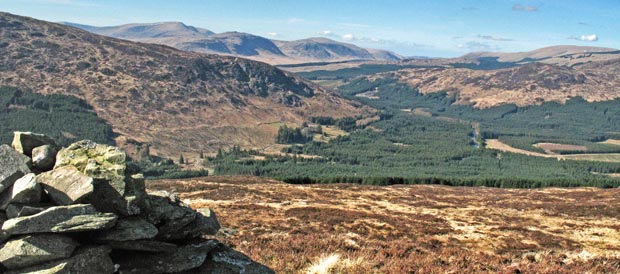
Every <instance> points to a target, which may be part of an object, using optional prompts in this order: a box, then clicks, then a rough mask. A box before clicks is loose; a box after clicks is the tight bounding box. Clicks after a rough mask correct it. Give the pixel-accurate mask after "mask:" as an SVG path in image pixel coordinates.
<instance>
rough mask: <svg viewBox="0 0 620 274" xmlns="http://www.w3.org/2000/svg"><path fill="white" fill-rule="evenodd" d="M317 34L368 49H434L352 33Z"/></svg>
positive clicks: (325, 31) (331, 32)
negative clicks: (361, 45) (360, 45)
mask: <svg viewBox="0 0 620 274" xmlns="http://www.w3.org/2000/svg"><path fill="white" fill-rule="evenodd" d="M317 34H318V35H321V36H325V37H330V38H333V39H335V40H341V41H345V42H348V43H356V44H357V43H361V44H364V45H366V46H368V45H370V47H373V46H375V47H378V48H383V47H401V48H409V49H411V48H416V49H429V48H434V47H433V46H432V45H425V44H418V43H413V42H409V41H401V40H397V39H381V38H376V37H364V36H357V35H355V34H353V33H345V34H338V33H335V32H333V31H331V30H323V31H319V32H317Z"/></svg>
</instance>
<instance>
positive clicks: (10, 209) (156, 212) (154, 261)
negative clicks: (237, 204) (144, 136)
mask: <svg viewBox="0 0 620 274" xmlns="http://www.w3.org/2000/svg"><path fill="white" fill-rule="evenodd" d="M11 146H12V147H11ZM11 146H8V145H0V171H1V172H0V273H7V274H20V273H39V274H44V273H45V274H109V273H118V274H123V273H135V274H142V273H144V274H147V273H148V274H159V273H188V274H189V273H195V274H201V273H219V274H229V273H231V274H232V273H247V274H262V273H273V271H272V270H270V269H268V268H267V267H265V266H263V265H260V264H258V263H256V262H254V261H252V260H251V259H250V258H248V257H247V256H245V255H243V254H241V253H239V252H237V251H235V250H233V249H231V248H230V247H228V246H226V245H224V244H222V243H220V242H219V241H217V240H215V239H208V238H205V236H206V235H214V234H216V233H217V231H218V230H219V229H220V225H219V223H218V221H217V218H216V216H215V213H214V212H213V211H211V210H210V209H209V208H199V209H197V210H193V209H191V208H189V207H188V206H187V205H185V204H183V203H182V202H180V201H179V199H178V197H177V196H176V195H174V194H171V193H169V192H166V191H160V192H149V193H147V192H146V189H145V185H144V177H143V176H142V174H140V173H138V172H139V170H137V168H135V167H132V165H131V164H128V162H127V161H126V160H127V157H126V154H125V152H123V151H122V150H120V149H119V148H117V147H113V146H108V145H102V144H97V143H94V142H92V141H88V140H84V141H80V142H76V143H74V144H71V145H70V146H69V147H67V148H59V147H58V146H57V145H56V143H55V142H54V141H53V140H51V139H49V138H47V137H46V136H44V135H41V134H36V133H31V132H15V134H14V139H13V143H12V144H11Z"/></svg>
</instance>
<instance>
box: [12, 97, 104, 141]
mask: <svg viewBox="0 0 620 274" xmlns="http://www.w3.org/2000/svg"><path fill="white" fill-rule="evenodd" d="M13 131H32V132H38V133H44V134H46V135H48V136H50V137H52V138H53V139H54V140H56V141H57V142H59V145H62V146H67V145H69V144H71V143H72V142H75V141H78V140H82V139H90V140H93V141H95V142H98V143H104V144H114V134H113V132H112V127H111V126H110V125H109V124H108V123H107V122H106V121H105V120H103V119H101V118H99V117H98V116H97V114H96V113H95V112H94V111H93V110H92V108H91V107H90V106H89V105H88V104H87V103H86V102H85V101H84V100H81V99H78V98H76V97H73V96H67V95H58V94H52V95H41V94H37V93H33V92H31V91H26V90H20V89H17V88H12V87H0V144H6V143H10V142H11V140H12V138H13Z"/></svg>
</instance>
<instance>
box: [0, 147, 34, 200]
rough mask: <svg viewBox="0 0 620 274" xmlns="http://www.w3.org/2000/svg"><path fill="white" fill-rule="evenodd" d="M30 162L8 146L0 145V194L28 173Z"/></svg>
mask: <svg viewBox="0 0 620 274" xmlns="http://www.w3.org/2000/svg"><path fill="white" fill-rule="evenodd" d="M30 166H32V161H31V160H30V158H29V157H28V156H26V155H23V154H21V153H19V152H17V151H15V150H14V149H12V148H11V147H10V146H8V145H0V167H1V168H0V192H3V191H4V190H6V189H8V188H9V187H11V186H12V185H13V183H15V181H17V179H19V178H21V177H22V176H24V175H26V174H28V173H30Z"/></svg>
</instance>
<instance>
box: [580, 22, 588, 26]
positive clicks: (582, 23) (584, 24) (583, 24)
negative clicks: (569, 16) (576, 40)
mask: <svg viewBox="0 0 620 274" xmlns="http://www.w3.org/2000/svg"><path fill="white" fill-rule="evenodd" d="M577 24H579V25H582V26H590V24H588V23H586V22H578V23H577Z"/></svg>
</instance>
